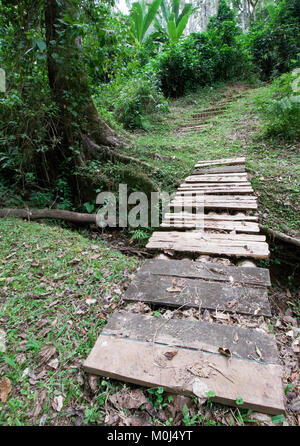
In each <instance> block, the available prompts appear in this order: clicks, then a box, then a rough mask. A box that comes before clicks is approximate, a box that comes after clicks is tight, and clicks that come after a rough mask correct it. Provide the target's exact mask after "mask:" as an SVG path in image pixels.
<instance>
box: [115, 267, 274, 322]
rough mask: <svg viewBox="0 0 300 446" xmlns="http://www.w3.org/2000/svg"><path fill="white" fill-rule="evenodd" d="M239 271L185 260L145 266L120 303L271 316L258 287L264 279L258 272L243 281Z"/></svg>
mask: <svg viewBox="0 0 300 446" xmlns="http://www.w3.org/2000/svg"><path fill="white" fill-rule="evenodd" d="M167 264H168V265H167ZM241 269H246V268H239V267H235V268H231V269H229V270H226V269H224V268H220V265H215V264H210V263H205V264H201V263H198V262H192V261H185V260H182V261H180V260H179V261H172V260H170V261H169V260H159V259H157V260H154V261H152V263H151V261H150V262H145V264H144V265H143V266H142V268H141V269H140V270H139V271H138V273H137V275H136V277H135V278H134V280H133V282H132V283H131V285H130V286H129V288H128V289H127V291H126V293H125V295H124V300H125V301H141V302H146V303H149V304H152V305H160V306H169V307H182V306H185V307H187V308H197V309H199V308H202V309H203V308H204V309H205V308H207V309H210V310H218V311H226V312H230V313H232V312H236V313H241V314H250V315H252V316H254V315H258V316H261V315H264V316H268V317H270V316H272V313H271V309H270V305H269V301H268V293H267V288H266V286H263V285H261V284H262V283H268V282H267V277H263V276H264V274H262V273H260V274H259V272H257V273H256V275H255V274H254V272H251V273H252V274H249V272H248V274H247V272H246V274H245V275H244V277H243V272H242V271H240V270H241ZM252 269H254V270H255V269H257V270H259V268H252ZM230 273H232V274H230ZM263 278H264V279H265V281H264V282H262V279H263Z"/></svg>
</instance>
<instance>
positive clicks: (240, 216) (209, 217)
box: [165, 212, 258, 221]
mask: <svg viewBox="0 0 300 446" xmlns="http://www.w3.org/2000/svg"><path fill="white" fill-rule="evenodd" d="M177 215H178V216H184V217H187V218H189V217H190V218H191V219H193V218H195V217H196V216H197V214H191V213H188V212H178V213H177V212H176V213H166V214H165V216H166V217H169V216H177ZM204 218H205V220H213V221H225V220H226V221H258V216H256V215H245V214H242V213H240V212H239V213H237V214H235V215H231V214H224V213H221V214H213V213H209V214H204Z"/></svg>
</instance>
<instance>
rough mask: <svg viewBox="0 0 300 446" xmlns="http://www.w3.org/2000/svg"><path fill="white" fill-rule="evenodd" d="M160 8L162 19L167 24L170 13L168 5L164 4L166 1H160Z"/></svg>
mask: <svg viewBox="0 0 300 446" xmlns="http://www.w3.org/2000/svg"><path fill="white" fill-rule="evenodd" d="M160 7H161V11H162V14H163V17H164V19H165V21H166V23H168V20H169V16H170V14H171V11H170V8H169V5H168V4H167V3H166V0H162V2H161V5H160Z"/></svg>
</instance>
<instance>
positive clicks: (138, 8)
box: [131, 0, 162, 44]
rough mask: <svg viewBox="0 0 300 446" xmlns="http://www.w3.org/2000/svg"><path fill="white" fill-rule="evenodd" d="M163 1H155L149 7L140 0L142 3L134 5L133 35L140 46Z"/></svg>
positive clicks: (132, 14)
mask: <svg viewBox="0 0 300 446" xmlns="http://www.w3.org/2000/svg"><path fill="white" fill-rule="evenodd" d="M161 1H162V0H153V1H152V3H150V4H149V5H147V4H146V2H145V0H140V2H135V3H133V4H132V8H131V18H132V21H133V25H132V34H133V36H134V38H135V40H136V42H137V43H138V44H140V43H142V42H143V40H144V38H145V34H146V32H147V31H148V29H149V27H150V25H151V24H152V22H153V21H154V19H155V16H156V14H157V11H158V8H159V7H160V4H161Z"/></svg>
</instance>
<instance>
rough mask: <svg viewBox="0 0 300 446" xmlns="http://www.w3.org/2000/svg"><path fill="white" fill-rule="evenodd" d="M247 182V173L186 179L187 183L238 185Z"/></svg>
mask: <svg viewBox="0 0 300 446" xmlns="http://www.w3.org/2000/svg"><path fill="white" fill-rule="evenodd" d="M245 181H247V174H246V173H236V174H234V173H223V174H221V175H218V174H213V173H212V174H207V175H191V176H189V177H187V178H186V179H185V182H186V183H210V182H212V183H222V182H223V183H238V182H245Z"/></svg>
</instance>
